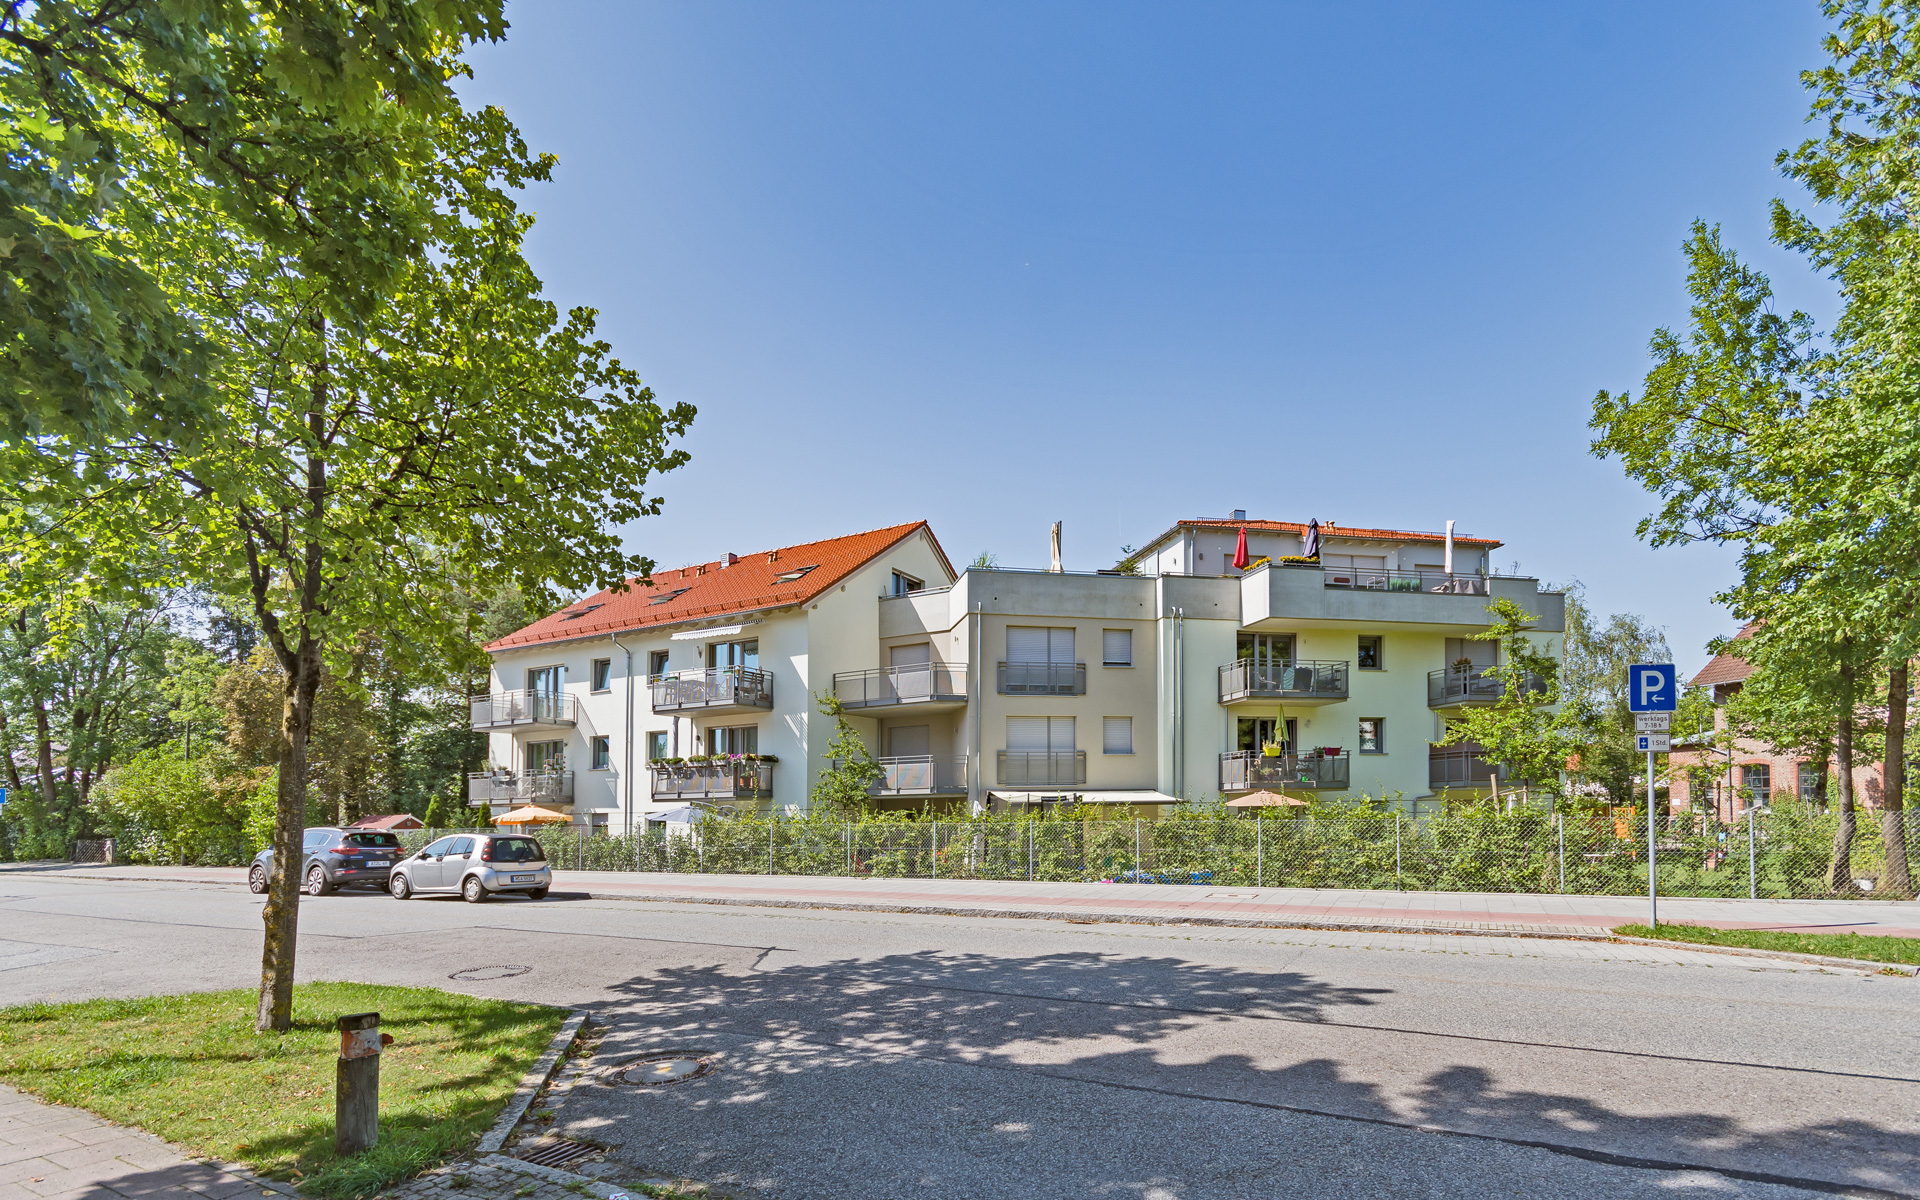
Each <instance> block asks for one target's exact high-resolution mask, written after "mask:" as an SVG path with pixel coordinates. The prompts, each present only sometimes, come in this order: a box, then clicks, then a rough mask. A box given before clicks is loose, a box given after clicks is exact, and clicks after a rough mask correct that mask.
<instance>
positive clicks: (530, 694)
mask: <svg viewBox="0 0 1920 1200" xmlns="http://www.w3.org/2000/svg"><path fill="white" fill-rule="evenodd" d="M467 703H468V707H469V716H470V725H469V728H472V729H503V728H508V727H511V726H515V725H573V724H576V723H577V722H578V716H577V711H578V710H577V709H576V708H575V706H574V702H573V697H572V696H569V695H567V694H566V693H565V692H534V691H525V692H494V693H493V694H492V695H488V696H469V697H468V698H467Z"/></svg>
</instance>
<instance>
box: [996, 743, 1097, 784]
mask: <svg viewBox="0 0 1920 1200" xmlns="http://www.w3.org/2000/svg"><path fill="white" fill-rule="evenodd" d="M995 766H996V767H997V769H998V776H999V780H1000V785H1001V786H1002V787H1079V786H1081V785H1083V784H1085V783H1086V782H1087V752H1086V751H1085V750H1001V751H999V752H998V754H997V762H996V763H995Z"/></svg>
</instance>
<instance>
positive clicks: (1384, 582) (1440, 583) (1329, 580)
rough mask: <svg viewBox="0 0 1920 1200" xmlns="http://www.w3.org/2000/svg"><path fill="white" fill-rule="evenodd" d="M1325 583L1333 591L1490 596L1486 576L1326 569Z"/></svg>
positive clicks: (1443, 572)
mask: <svg viewBox="0 0 1920 1200" xmlns="http://www.w3.org/2000/svg"><path fill="white" fill-rule="evenodd" d="M1321 573H1322V576H1323V578H1322V582H1323V583H1325V584H1326V585H1327V586H1328V587H1330V588H1360V589H1364V590H1367V591H1375V592H1437V593H1440V594H1442V595H1453V596H1486V595H1490V594H1491V593H1490V592H1489V591H1488V584H1487V576H1485V575H1449V574H1448V573H1447V572H1445V571H1385V570H1379V569H1376V568H1373V567H1322V568H1321Z"/></svg>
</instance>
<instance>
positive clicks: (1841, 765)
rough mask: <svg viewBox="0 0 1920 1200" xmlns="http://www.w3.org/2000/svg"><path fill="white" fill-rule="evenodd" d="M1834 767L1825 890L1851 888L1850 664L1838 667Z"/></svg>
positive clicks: (1851, 765) (1851, 774) (1851, 673)
mask: <svg viewBox="0 0 1920 1200" xmlns="http://www.w3.org/2000/svg"><path fill="white" fill-rule="evenodd" d="M1833 751H1834V759H1835V762H1834V768H1835V771H1836V773H1837V774H1838V775H1839V776H1840V778H1839V779H1838V780H1836V781H1835V782H1837V783H1838V784H1839V785H1840V786H1839V793H1840V797H1839V799H1840V819H1839V821H1837V822H1836V823H1835V824H1834V827H1833V863H1832V865H1831V866H1829V867H1828V868H1827V890H1828V891H1830V892H1849V893H1850V892H1853V891H1856V890H1857V889H1856V888H1855V887H1854V884H1853V820H1854V818H1853V667H1852V666H1850V665H1849V666H1843V667H1841V668H1840V725H1839V728H1838V729H1836V730H1835V731H1834V739H1833Z"/></svg>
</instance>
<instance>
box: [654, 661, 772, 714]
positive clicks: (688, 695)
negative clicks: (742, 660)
mask: <svg viewBox="0 0 1920 1200" xmlns="http://www.w3.org/2000/svg"><path fill="white" fill-rule="evenodd" d="M647 690H648V691H649V692H650V693H651V694H652V701H653V711H654V712H657V713H661V712H685V711H687V710H689V709H703V708H772V707H773V672H771V671H757V670H753V669H752V668H749V667H715V668H712V669H710V670H705V671H681V672H678V673H676V674H672V675H654V676H651V677H649V678H648V680H647Z"/></svg>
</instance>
